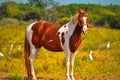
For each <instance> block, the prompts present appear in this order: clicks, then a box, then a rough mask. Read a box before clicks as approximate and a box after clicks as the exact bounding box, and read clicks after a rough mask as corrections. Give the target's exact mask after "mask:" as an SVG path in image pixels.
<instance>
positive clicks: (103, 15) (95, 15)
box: [0, 0, 120, 29]
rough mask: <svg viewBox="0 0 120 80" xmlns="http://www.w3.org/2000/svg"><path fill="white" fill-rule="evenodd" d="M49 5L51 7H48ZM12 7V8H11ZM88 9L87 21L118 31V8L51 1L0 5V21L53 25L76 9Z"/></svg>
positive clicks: (38, 0)
mask: <svg viewBox="0 0 120 80" xmlns="http://www.w3.org/2000/svg"><path fill="white" fill-rule="evenodd" d="M49 5H52V6H51V7H49ZM11 6H12V7H11ZM86 7H89V20H90V23H91V24H93V25H95V26H103V27H110V28H117V29H120V25H119V24H120V15H119V12H120V6H119V5H112V4H111V5H108V6H101V5H95V4H88V5H85V4H70V5H61V6H59V5H58V3H57V2H55V1H53V0H29V3H27V4H20V3H15V2H12V1H9V2H4V3H1V5H0V19H2V18H6V17H7V18H17V19H18V20H26V21H28V20H31V19H37V20H39V19H41V20H46V21H50V22H53V23H56V22H59V21H60V20H62V19H63V18H65V17H66V18H70V17H71V16H73V15H75V14H76V13H77V11H78V9H79V8H80V9H82V10H84V9H85V8H86Z"/></svg>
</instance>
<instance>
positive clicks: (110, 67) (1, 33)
mask: <svg viewBox="0 0 120 80" xmlns="http://www.w3.org/2000/svg"><path fill="white" fill-rule="evenodd" d="M26 26H27V25H26V24H24V25H22V24H21V25H18V26H12V27H10V26H4V27H2V26H0V52H2V53H3V54H4V57H0V80H24V79H26V76H27V75H26V69H25V64H24V59H23V47H24V33H25V28H26ZM108 41H109V42H110V48H109V49H107V48H106V44H107V42H108ZM11 44H14V46H13V47H12V50H10V47H11ZM20 45H21V46H22V48H21V49H20V50H18V48H19V46H20ZM91 50H92V51H93V61H91V60H90V59H89V57H88V55H89V52H90V51H91ZM64 58H65V54H64V53H63V52H59V53H56V52H54V53H53V52H49V51H47V50H45V49H44V48H42V49H40V51H39V52H38V54H37V56H36V59H35V63H34V66H35V72H36V75H37V77H38V79H39V80H65V59H64ZM74 76H75V78H76V80H120V30H115V29H109V28H101V27H99V28H98V27H97V28H96V27H92V28H89V32H88V34H87V35H85V36H84V35H83V42H82V44H81V45H80V47H79V50H78V53H77V56H76V60H75V67H74Z"/></svg>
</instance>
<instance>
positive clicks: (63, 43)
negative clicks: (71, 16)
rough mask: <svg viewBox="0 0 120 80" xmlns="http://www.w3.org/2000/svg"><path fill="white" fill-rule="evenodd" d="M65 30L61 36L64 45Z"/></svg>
mask: <svg viewBox="0 0 120 80" xmlns="http://www.w3.org/2000/svg"><path fill="white" fill-rule="evenodd" d="M64 34H65V33H64V32H62V35H61V37H62V44H63V45H64V43H65V38H64Z"/></svg>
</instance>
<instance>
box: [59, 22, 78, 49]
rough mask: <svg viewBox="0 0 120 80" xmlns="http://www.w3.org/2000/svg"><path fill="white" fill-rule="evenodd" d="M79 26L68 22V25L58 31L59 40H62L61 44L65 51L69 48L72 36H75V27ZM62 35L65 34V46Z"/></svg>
mask: <svg viewBox="0 0 120 80" xmlns="http://www.w3.org/2000/svg"><path fill="white" fill-rule="evenodd" d="M76 25H77V24H73V22H72V21H70V22H68V23H67V24H65V25H63V26H62V27H61V28H60V29H59V30H58V31H57V33H59V35H58V36H59V38H60V44H61V47H62V49H63V50H65V48H66V47H67V48H69V40H70V36H71V35H72V34H73V32H74V30H75V26H76ZM62 33H64V36H63V37H64V39H65V42H64V44H62Z"/></svg>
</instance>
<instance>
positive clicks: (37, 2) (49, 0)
mask: <svg viewBox="0 0 120 80" xmlns="http://www.w3.org/2000/svg"><path fill="white" fill-rule="evenodd" d="M28 1H29V4H30V5H32V6H39V7H41V8H43V9H45V8H46V7H48V6H51V5H56V4H57V3H56V2H54V1H53V0H28Z"/></svg>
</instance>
